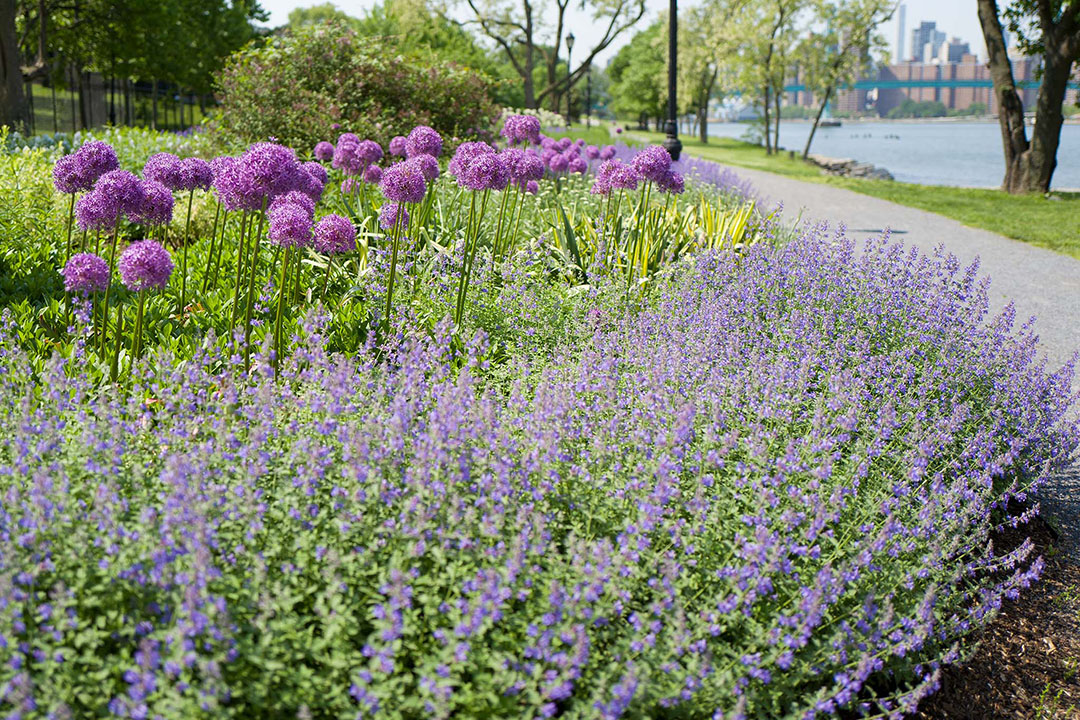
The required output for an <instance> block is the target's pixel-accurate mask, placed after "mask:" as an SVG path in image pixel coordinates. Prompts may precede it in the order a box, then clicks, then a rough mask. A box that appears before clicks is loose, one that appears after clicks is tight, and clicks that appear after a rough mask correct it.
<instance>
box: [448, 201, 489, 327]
mask: <svg viewBox="0 0 1080 720" xmlns="http://www.w3.org/2000/svg"><path fill="white" fill-rule="evenodd" d="M490 194H491V191H490V190H485V191H484V196H483V199H482V200H481V201H480V213H479V214H478V215H475V213H474V212H473V211H474V209H475V207H476V193H475V192H474V193H473V196H472V202H471V203H470V206H469V227H468V228H467V229H466V235H465V257H464V260H463V264H462V268H461V279H460V280H459V282H458V305H457V312H456V314H455V316H454V322H455V323H456V324H457V325H459V326H460V325H461V322H462V319H463V318H464V317H465V298H466V296H467V295H468V293H469V280H470V278H471V277H472V266H473V261H474V260H475V259H476V246H477V245H478V244H479V243H478V240H479V236H480V228H481V226H482V225H483V221H484V213H485V212H487V203H488V197H489V196H490ZM474 215H475V219H474Z"/></svg>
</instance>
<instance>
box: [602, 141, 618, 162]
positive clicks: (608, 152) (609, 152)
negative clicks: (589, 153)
mask: <svg viewBox="0 0 1080 720" xmlns="http://www.w3.org/2000/svg"><path fill="white" fill-rule="evenodd" d="M613 157H615V146H614V145H605V146H604V147H602V148H600V159H601V160H611V159H612V158H613Z"/></svg>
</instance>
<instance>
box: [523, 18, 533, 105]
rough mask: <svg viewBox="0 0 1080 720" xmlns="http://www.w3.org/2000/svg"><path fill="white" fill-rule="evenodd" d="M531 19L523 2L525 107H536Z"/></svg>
mask: <svg viewBox="0 0 1080 720" xmlns="http://www.w3.org/2000/svg"><path fill="white" fill-rule="evenodd" d="M533 69H534V61H533V17H532V5H531V4H530V3H529V2H525V77H524V78H522V79H523V80H524V81H525V107H527V108H535V107H536V86H535V85H534V84H533Z"/></svg>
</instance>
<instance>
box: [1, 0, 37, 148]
mask: <svg viewBox="0 0 1080 720" xmlns="http://www.w3.org/2000/svg"><path fill="white" fill-rule="evenodd" d="M29 124H30V110H29V106H28V105H27V104H26V94H25V92H24V91H23V73H22V63H21V60H20V57H19V47H18V41H17V40H16V36H15V0H0V125H10V126H11V127H14V128H16V129H21V130H26V129H27V128H28V126H29Z"/></svg>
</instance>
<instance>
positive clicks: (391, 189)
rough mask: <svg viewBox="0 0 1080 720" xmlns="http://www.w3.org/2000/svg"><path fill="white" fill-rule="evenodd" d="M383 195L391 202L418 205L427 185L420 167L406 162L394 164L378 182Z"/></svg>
mask: <svg viewBox="0 0 1080 720" xmlns="http://www.w3.org/2000/svg"><path fill="white" fill-rule="evenodd" d="M379 187H380V188H381V189H382V192H383V195H385V196H386V199H387V200H390V201H391V202H398V203H402V202H412V203H418V202H420V201H422V200H423V199H424V193H425V192H427V183H426V182H425V181H424V174H423V172H421V170H420V167H419V166H417V165H415V164H413V163H410V162H408V161H405V162H399V163H394V164H393V165H391V166H390V167H388V168H386V170H385V171H384V172H383V175H382V180H381V181H380V182H379Z"/></svg>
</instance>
